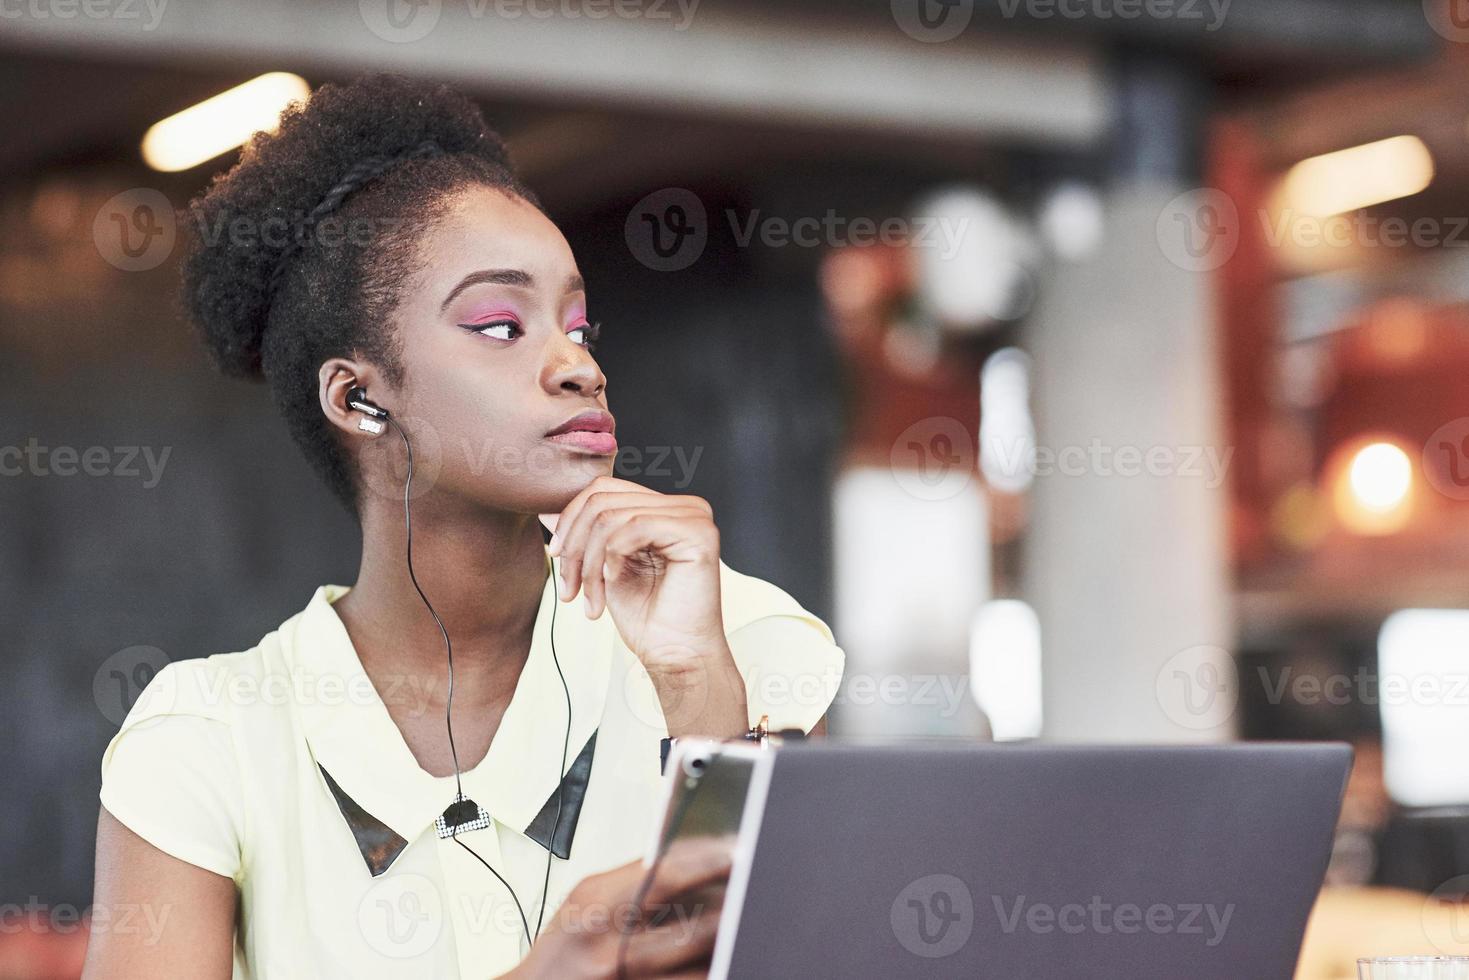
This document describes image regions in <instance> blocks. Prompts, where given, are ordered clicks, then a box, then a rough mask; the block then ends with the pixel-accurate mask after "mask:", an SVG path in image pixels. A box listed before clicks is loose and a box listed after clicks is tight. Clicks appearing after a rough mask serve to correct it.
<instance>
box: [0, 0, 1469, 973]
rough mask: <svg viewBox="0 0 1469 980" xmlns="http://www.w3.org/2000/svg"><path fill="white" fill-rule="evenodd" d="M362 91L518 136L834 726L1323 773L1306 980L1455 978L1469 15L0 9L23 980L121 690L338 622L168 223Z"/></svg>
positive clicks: (1460, 839)
mask: <svg viewBox="0 0 1469 980" xmlns="http://www.w3.org/2000/svg"><path fill="white" fill-rule="evenodd" d="M380 70H392V71H399V72H403V73H407V74H412V75H415V76H422V77H430V78H435V79H440V80H444V81H447V82H450V83H452V84H454V85H456V86H458V87H460V88H461V89H463V90H464V91H465V92H467V93H469V94H471V95H472V96H474V97H476V98H477V99H478V100H479V101H480V102H481V103H482V104H483V107H484V109H485V112H486V115H487V117H488V119H489V120H490V121H491V124H492V125H494V126H495V127H496V128H498V129H499V130H500V131H501V132H502V133H503V134H504V136H505V137H506V139H507V141H508V143H509V145H510V148H511V153H512V157H513V159H514V160H515V162H516V164H517V165H518V167H519V168H520V169H521V171H522V173H523V175H524V177H525V178H526V180H527V182H528V183H529V184H530V185H531V186H532V187H533V188H535V190H536V191H537V193H538V194H539V196H540V197H541V199H542V201H543V203H544V204H545V206H546V208H547V210H548V212H549V213H550V215H551V216H552V218H553V219H554V220H556V221H557V222H558V224H559V225H560V227H561V228H562V229H563V230H564V232H565V234H566V235H567V237H568V239H569V240H570V241H571V243H572V246H573V248H574V249H575V251H576V253H577V256H578V260H579V262H580V264H581V267H582V270H583V272H584V273H585V275H586V277H587V279H588V281H589V294H590V297H591V309H592V313H593V318H594V319H599V320H601V322H602V323H603V325H604V328H605V334H604V337H605V339H604V343H603V346H602V348H601V354H600V356H599V357H600V360H601V361H602V364H603V367H604V369H605V370H606V372H607V374H608V377H609V381H610V384H609V396H610V400H611V404H612V407H613V408H614V410H615V411H616V412H617V415H618V418H619V438H620V440H621V441H622V442H623V445H624V449H623V450H622V454H621V455H620V456H619V460H618V470H619V474H620V475H622V476H625V477H626V478H628V479H633V480H638V481H640V482H645V483H647V484H648V485H650V486H653V487H655V488H656V489H659V490H663V491H667V492H675V491H677V492H692V493H697V494H700V495H702V496H705V497H706V498H708V499H709V500H710V501H711V502H712V503H713V505H714V508H715V512H716V517H717V519H718V522H719V524H720V526H721V529H722V531H723V541H724V548H725V554H724V558H725V560H726V562H727V563H728V564H730V565H731V566H732V567H734V568H736V569H739V570H740V571H744V572H747V573H750V574H754V575H758V576H761V577H764V578H767V579H770V580H772V581H774V582H776V583H777V584H779V585H781V586H782V587H783V588H785V589H786V590H787V591H788V592H790V593H791V594H792V595H794V596H795V597H796V598H797V600H799V601H800V602H801V603H802V604H803V605H805V606H806V607H807V608H809V609H811V610H812V611H813V612H815V613H817V614H818V615H820V616H821V617H822V618H824V619H826V620H827V622H829V623H830V624H831V625H832V626H833V628H834V629H835V631H836V633H837V637H838V641H839V642H840V643H841V645H842V646H843V647H844V648H845V650H846V652H847V655H848V661H847V675H846V678H845V680H844V683H843V686H842V689H841V692H840V694H839V695H838V698H837V702H836V704H835V705H834V707H833V709H832V713H831V730H832V732H833V733H834V734H836V735H846V736H883V737H891V736H902V737H910V736H926V737H943V738H957V739H991V738H992V739H996V740H1022V739H1043V740H1054V741H1072V742H1075V741H1126V742H1184V741H1222V740H1231V739H1279V738H1290V739H1299V738H1306V739H1343V740H1348V741H1351V742H1353V743H1354V744H1355V745H1356V746H1357V749H1358V762H1357V768H1356V771H1355V773H1354V775H1353V780H1352V784H1351V787H1350V790H1349V794H1348V800H1347V805H1346V807H1345V809H1344V813H1343V818H1342V827H1341V831H1340V833H1339V838H1338V842H1337V847H1336V855H1335V857H1334V859H1333V863H1332V868H1331V871H1330V873H1329V875H1328V882H1329V887H1328V890H1327V892H1326V893H1325V894H1324V896H1323V899H1322V904H1321V905H1320V906H1318V910H1317V915H1316V918H1315V919H1313V924H1312V927H1311V932H1310V934H1309V937H1308V942H1307V949H1306V953H1305V954H1304V955H1303V960H1302V974H1301V975H1302V976H1322V977H1325V976H1335V975H1343V976H1345V975H1348V974H1349V973H1350V966H1349V965H1348V966H1344V965H1343V964H1349V962H1350V957H1354V956H1355V955H1357V954H1358V953H1359V952H1366V953H1383V952H1434V951H1436V950H1438V951H1445V952H1450V951H1462V950H1463V948H1464V946H1465V944H1466V943H1469V919H1466V920H1464V922H1462V923H1461V922H1460V921H1459V919H1458V918H1457V916H1459V915H1461V914H1462V913H1461V912H1460V911H1459V910H1460V908H1461V907H1462V903H1461V899H1462V896H1463V895H1464V893H1465V892H1469V877H1466V876H1469V766H1466V765H1465V762H1464V759H1465V756H1464V751H1465V749H1466V746H1469V383H1466V378H1469V180H1466V178H1469V7H1466V6H1465V4H1464V3H1463V2H1462V0H1443V2H1440V0H1421V2H1420V0H1232V2H1231V0H891V2H885V0H869V2H860V3H859V2H846V3H837V2H831V0H799V2H797V0H785V2H777V0H768V2H767V0H416V2H414V0H361V2H360V3H352V2H346V0H340V2H323V0H313V2H303V3H289V4H288V3H284V2H281V3H266V2H258V3H257V2H233V3H226V2H222V0H4V2H0V125H3V127H4V130H5V132H6V138H5V139H4V140H3V141H0V177H3V180H0V477H3V478H0V595H3V596H4V598H3V601H0V625H3V631H0V644H3V648H0V649H3V655H0V737H3V741H0V745H3V749H0V757H3V759H4V763H3V770H0V781H3V787H4V789H3V792H0V826H3V827H5V828H6V833H5V834H4V837H3V842H0V980H8V978H19V977H24V978H39V977H74V976H76V975H77V974H78V973H79V970H80V962H81V956H82V950H83V948H84V946H85V929H84V928H82V926H81V925H80V924H79V923H80V922H81V920H83V919H84V918H85V916H86V912H87V906H88V904H89V902H90V896H91V879H92V859H93V838H94V833H95V826H96V813H97V789H98V785H99V772H98V767H99V763H100V759H101V753H102V750H103V747H104V746H105V745H106V743H107V741H108V739H109V738H110V737H111V734H112V733H113V732H114V731H115V730H116V728H117V725H118V724H119V723H120V721H121V720H122V718H123V717H124V715H125V714H126V712H127V709H128V707H129V706H130V705H131V703H132V701H133V700H134V699H135V698H136V696H137V694H138V692H139V691H140V690H141V688H142V686H143V685H145V684H146V683H147V680H148V679H149V678H150V677H151V676H152V675H153V673H154V672H156V670H157V669H158V668H159V667H161V666H162V665H163V664H164V663H167V662H168V661H169V660H174V659H181V658H187V657H195V656H202V655H207V654H210V653H215V652H223V651H228V650H238V649H244V648H247V647H249V646H251V645H253V644H254V643H255V642H256V641H257V640H258V639H259V638H260V637H261V636H262V635H263V634H264V633H266V632H268V631H269V630H271V629H273V628H274V627H275V626H276V625H278V624H279V623H280V622H281V621H282V620H283V619H285V618H286V617H287V616H289V615H290V614H292V613H293V612H295V611H297V610H298V609H300V608H301V607H302V606H304V605H305V603H306V601H307V600H308V599H309V598H310V596H311V593H312V592H313V590H314V589H315V587H316V586H317V585H319V584H321V583H324V582H334V583H344V584H350V582H351V581H352V578H353V575H354V570H355V568H356V563H357V559H358V554H357V544H356V541H355V538H356V529H355V526H354V524H353V522H352V520H351V519H350V518H349V517H348V516H347V515H346V514H345V513H344V512H342V511H341V510H340V508H339V507H338V505H337V504H335V502H334V501H333V500H332V499H331V498H330V497H329V495H328V493H327V491H326V490H325V489H324V487H322V486H319V485H318V484H317V482H316V480H315V479H314V477H313V476H312V474H311V473H310V472H309V471H308V468H307V466H306V464H305V463H304V462H303V461H302V460H301V459H300V458H298V455H297V453H296V451H295V449H294V447H293V446H292V445H291V444H290V442H289V440H288V437H287V435H286V431H285V428H284V426H283V425H282V424H281V423H280V422H279V421H278V420H277V418H276V416H275V413H274V411H273V409H272V407H271V404H270V400H269V397H268V394H267V392H266V390H265V389H264V388H263V386H256V385H252V384H249V383H246V382H238V381H233V380H227V379H221V378H219V377H216V376H214V375H213V374H212V372H211V370H210V368H209V366H208V364H207V363H206V360H205V356H204V353H203V350H202V348H201V347H200V346H199V344H198V343H197V341H196V340H195V338H194V337H193V336H192V335H191V333H190V330H189V328H188V327H187V326H186V325H185V324H184V323H183V321H182V319H181V317H180V315H179V313H178V310H177V307H176V303H175V299H174V296H175V290H176V279H177V256H176V254H175V249H174V245H175V242H176V240H177V237H178V233H179V227H178V221H179V219H178V218H176V216H175V213H174V209H177V208H180V207H182V206H184V205H185V204H186V203H187V202H188V201H189V199H190V198H191V197H193V196H194V195H195V194H197V193H199V192H200V191H201V190H202V189H203V188H204V187H205V186H206V185H207V183H208V181H209V179H210V177H211V175H213V174H214V173H216V172H218V171H220V170H222V169H224V168H226V167H228V166H229V165H230V164H231V163H232V162H233V161H234V159H235V158H236V155H237V149H238V146H239V144H240V143H241V142H242V141H243V140H244V139H245V138H246V137H247V136H248V135H249V133H250V132H251V131H253V130H255V129H261V128H267V129H268V128H270V127H271V126H272V125H273V121H274V119H275V117H276V116H277V115H278V113H279V111H280V109H281V108H282V106H283V105H285V104H286V102H288V101H289V100H290V99H293V98H299V97H301V96H302V95H304V94H306V93H308V92H309V91H310V90H311V89H313V88H315V87H317V86H320V85H321V84H323V83H325V82H330V81H338V80H349V79H351V78H354V77H356V76H357V75H359V74H362V73H365V72H369V71H380ZM211 100H213V101H211ZM1363 946H1365V947H1366V948H1365V949H1363V948H1361V947H1363Z"/></svg>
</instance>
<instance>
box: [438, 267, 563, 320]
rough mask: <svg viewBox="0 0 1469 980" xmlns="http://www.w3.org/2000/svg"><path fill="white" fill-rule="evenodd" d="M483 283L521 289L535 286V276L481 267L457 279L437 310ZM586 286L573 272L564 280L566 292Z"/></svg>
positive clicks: (512, 270) (515, 270)
mask: <svg viewBox="0 0 1469 980" xmlns="http://www.w3.org/2000/svg"><path fill="white" fill-rule="evenodd" d="M485 283H489V284H492V285H497V286H519V287H521V288H523V289H530V288H531V287H533V286H535V284H536V277H535V276H533V275H531V274H530V273H529V272H524V271H522V270H520V269H481V270H480V271H479V272H471V273H470V274H469V275H467V276H465V277H464V278H463V279H461V280H459V282H458V284H457V285H455V287H454V288H453V289H451V290H449V295H448V296H445V297H444V302H443V303H441V304H439V312H441V313H442V312H443V311H444V310H445V309H447V308H448V306H449V304H450V303H452V302H454V297H455V296H458V295H459V294H460V293H462V292H464V291H465V290H466V289H468V288H469V287H470V286H479V285H483V284H485ZM586 288H587V284H586V280H584V279H583V278H582V277H581V276H580V275H577V274H575V273H573V274H572V275H571V277H570V278H568V279H567V280H566V292H568V293H578V292H582V291H583V290H585V289H586Z"/></svg>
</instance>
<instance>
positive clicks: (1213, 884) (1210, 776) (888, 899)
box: [710, 741, 1351, 980]
mask: <svg viewBox="0 0 1469 980" xmlns="http://www.w3.org/2000/svg"><path fill="white" fill-rule="evenodd" d="M1350 763H1351V750H1350V748H1349V747H1347V746H1345V745H1338V744H1310V745H1303V744H1278V743H1275V744H1265V743H1254V744H1237V745H1226V746H1207V747H1205V746H1190V747H1157V748H1133V747H1054V746H1039V745H1026V746H992V745H972V746H971V745H962V746H942V745H929V744H927V743H921V744H916V745H915V744H908V745H899V746H885V747H872V746H855V745H843V744H842V743H840V742H837V741H826V742H817V743H812V744H808V745H802V744H796V745H789V744H788V745H787V746H785V747H784V748H781V749H779V750H777V751H774V752H764V753H761V754H760V757H759V758H758V760H757V761H756V762H755V764H754V771H753V774H752V777H751V780H750V789H749V793H748V797H747V800H746V803H745V807H744V815H743V816H744V818H743V820H742V821H741V824H740V831H739V834H740V838H739V839H740V844H739V847H738V849H737V859H736V864H735V869H734V872H733V874H732V875H731V878H730V887H729V892H728V895H727V898H726V904H725V909H724V913H723V918H722V920H721V926H720V936H719V940H718V943H717V945H716V947H715V952H714V964H713V968H712V970H711V973H710V976H711V977H713V978H715V980H722V978H724V977H734V978H746V977H749V978H755V977H760V978H767V977H802V978H822V977H832V978H843V980H850V978H854V977H879V978H888V977H964V978H976V977H978V978H995V980H1027V978H1033V980H1069V978H1087V980H1103V978H1116V980H1147V978H1157V980H1274V978H1278V980H1287V978H1289V977H1290V976H1291V974H1292V973H1293V971H1294V969H1295V963H1296V957H1297V953H1298V951H1299V947H1300V942H1301V937H1302V934H1303V932H1304V929H1305V925H1306V918H1307V915H1308V914H1309V912H1310V909H1311V905H1312V903H1313V901H1314V900H1315V898H1316V893H1317V891H1318V889H1319V888H1320V887H1321V880H1322V877H1323V875H1324V873H1325V870H1326V864H1327V859H1328V857H1329V854H1330V849H1331V838H1332V830H1333V827H1334V825H1335V822H1336V818H1337V811H1338V808H1339V806H1340V802H1341V795H1342V792H1343V789H1344V787H1345V783H1346V777H1347V770H1348V768H1349V766H1350Z"/></svg>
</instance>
